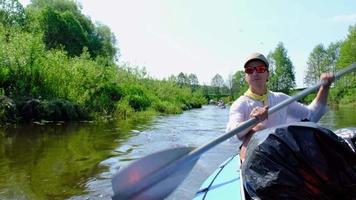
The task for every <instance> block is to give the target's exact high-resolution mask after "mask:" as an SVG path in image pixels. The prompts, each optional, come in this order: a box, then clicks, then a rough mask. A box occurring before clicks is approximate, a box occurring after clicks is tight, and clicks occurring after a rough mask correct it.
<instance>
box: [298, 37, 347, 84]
mask: <svg viewBox="0 0 356 200" xmlns="http://www.w3.org/2000/svg"><path fill="white" fill-rule="evenodd" d="M340 45H341V43H340V42H336V43H331V44H330V46H329V47H328V48H327V49H325V48H324V46H323V45H322V44H318V45H317V46H316V47H315V48H314V49H313V51H312V53H311V54H310V55H309V58H308V61H307V71H306V76H305V77H304V83H305V84H306V85H313V84H315V83H316V82H318V81H319V78H320V74H321V73H323V72H329V71H332V72H333V71H335V65H336V61H337V59H338V57H339V49H340Z"/></svg>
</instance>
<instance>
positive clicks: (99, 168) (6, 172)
mask: <svg viewBox="0 0 356 200" xmlns="http://www.w3.org/2000/svg"><path fill="white" fill-rule="evenodd" d="M139 121H140V124H141V125H140V126H138V121H135V120H131V121H121V122H117V123H112V124H89V123H70V124H64V125H60V126H58V125H44V126H39V125H23V126H17V127H7V128H6V129H3V130H0V199H66V198H70V197H72V196H74V195H80V194H85V193H87V187H88V186H87V183H88V182H89V181H90V180H92V179H95V177H96V176H97V175H98V174H101V173H103V172H105V171H107V170H108V166H105V165H101V164H100V162H101V161H102V160H106V159H108V158H110V157H115V156H118V155H120V154H121V155H123V154H125V153H126V152H115V151H112V150H113V149H115V148H116V147H117V146H119V145H120V144H121V143H123V142H124V141H125V140H127V139H128V138H130V137H131V136H132V131H131V130H133V129H137V128H140V127H141V129H145V126H144V125H149V123H150V120H149V119H140V120H139ZM128 151H129V149H128Z"/></svg>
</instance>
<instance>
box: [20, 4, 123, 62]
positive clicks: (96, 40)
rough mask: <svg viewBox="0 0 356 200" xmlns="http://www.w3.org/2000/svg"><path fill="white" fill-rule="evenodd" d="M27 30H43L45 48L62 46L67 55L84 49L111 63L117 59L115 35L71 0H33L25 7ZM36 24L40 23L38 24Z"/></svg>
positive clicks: (73, 54)
mask: <svg viewBox="0 0 356 200" xmlns="http://www.w3.org/2000/svg"><path fill="white" fill-rule="evenodd" d="M26 11H27V15H28V16H29V18H30V19H31V22H29V24H30V27H29V28H28V29H29V30H30V31H35V32H43V40H44V42H45V44H46V47H47V48H48V49H53V48H56V49H58V48H63V49H64V50H65V51H67V53H68V55H70V56H79V55H81V54H82V52H83V49H87V51H88V52H89V54H90V56H91V58H97V59H99V60H100V61H101V63H102V64H105V65H110V64H112V63H113V62H114V61H115V59H116V53H117V49H116V47H115V43H116V39H115V36H114V34H113V33H112V32H111V30H110V29H109V28H108V27H107V26H105V25H102V24H97V25H94V24H93V23H92V22H91V20H90V19H89V18H88V17H86V16H85V15H83V14H82V13H81V8H80V6H79V5H78V4H77V3H76V2H74V1H72V0H48V1H47V0H34V1H32V4H30V5H29V6H28V7H27V8H26ZM37 24H39V25H37Z"/></svg>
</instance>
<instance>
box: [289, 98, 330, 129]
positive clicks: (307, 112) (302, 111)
mask: <svg viewBox="0 0 356 200" xmlns="http://www.w3.org/2000/svg"><path fill="white" fill-rule="evenodd" d="M284 98H290V97H289V96H288V95H285V94H284ZM326 111H327V106H326V104H320V103H317V101H316V100H315V99H314V100H313V102H312V103H311V104H309V105H304V104H302V103H299V102H297V101H295V102H293V103H291V104H290V105H289V106H288V110H287V112H288V113H287V114H288V117H290V118H292V119H295V120H297V121H301V120H305V119H306V120H309V121H312V122H315V123H316V122H318V121H319V120H320V119H321V117H322V116H323V115H324V114H325V113H326Z"/></svg>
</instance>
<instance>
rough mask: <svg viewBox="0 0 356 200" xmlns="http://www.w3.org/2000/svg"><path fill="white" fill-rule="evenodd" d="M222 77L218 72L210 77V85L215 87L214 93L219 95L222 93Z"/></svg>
mask: <svg viewBox="0 0 356 200" xmlns="http://www.w3.org/2000/svg"><path fill="white" fill-rule="evenodd" d="M224 85H225V84H224V79H223V77H222V76H221V75H220V74H216V75H215V76H214V77H213V78H212V79H211V86H212V87H214V88H215V94H217V95H221V94H222V91H221V90H222V88H223V87H224Z"/></svg>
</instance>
